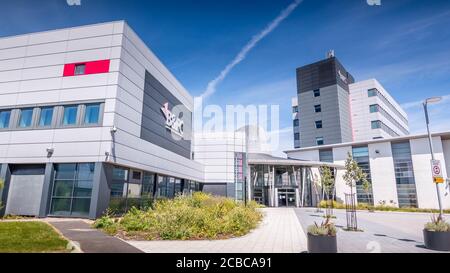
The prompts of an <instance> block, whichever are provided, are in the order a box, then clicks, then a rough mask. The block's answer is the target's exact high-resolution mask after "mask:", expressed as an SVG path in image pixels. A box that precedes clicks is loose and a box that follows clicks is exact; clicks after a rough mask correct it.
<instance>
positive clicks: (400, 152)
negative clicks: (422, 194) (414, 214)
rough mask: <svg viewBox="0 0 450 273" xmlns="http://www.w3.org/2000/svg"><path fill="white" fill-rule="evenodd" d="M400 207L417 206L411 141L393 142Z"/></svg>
mask: <svg viewBox="0 0 450 273" xmlns="http://www.w3.org/2000/svg"><path fill="white" fill-rule="evenodd" d="M392 158H393V160H394V170H395V180H396V184H397V197H398V205H399V207H401V208H402V207H413V208H416V207H417V191H416V180H415V177H414V168H413V162H412V158H411V147H410V144H409V142H408V141H407V142H401V143H392Z"/></svg>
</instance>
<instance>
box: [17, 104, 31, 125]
mask: <svg viewBox="0 0 450 273" xmlns="http://www.w3.org/2000/svg"><path fill="white" fill-rule="evenodd" d="M32 123H33V108H28V109H21V110H20V118H19V127H20V128H28V127H31V125H32Z"/></svg>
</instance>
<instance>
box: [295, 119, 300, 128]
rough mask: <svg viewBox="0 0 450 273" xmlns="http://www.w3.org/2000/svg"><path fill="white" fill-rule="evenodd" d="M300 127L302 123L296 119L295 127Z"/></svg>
mask: <svg viewBox="0 0 450 273" xmlns="http://www.w3.org/2000/svg"><path fill="white" fill-rule="evenodd" d="M299 125H300V121H299V120H298V119H294V127H298V126H299Z"/></svg>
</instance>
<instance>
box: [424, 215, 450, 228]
mask: <svg viewBox="0 0 450 273" xmlns="http://www.w3.org/2000/svg"><path fill="white" fill-rule="evenodd" d="M425 229H426V230H428V231H434V232H450V224H449V223H447V222H445V221H444V219H442V218H441V217H436V216H433V217H432V218H431V222H429V223H427V224H426V225H425Z"/></svg>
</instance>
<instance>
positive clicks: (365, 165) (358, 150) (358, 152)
mask: <svg viewBox="0 0 450 273" xmlns="http://www.w3.org/2000/svg"><path fill="white" fill-rule="evenodd" d="M353 159H354V160H355V161H356V162H357V163H358V166H359V167H360V168H361V169H362V171H363V172H364V173H365V174H366V175H367V180H368V181H369V182H370V183H372V179H371V174H370V157H369V148H368V147H367V146H364V147H355V148H353ZM356 195H357V200H358V203H366V204H371V205H373V192H372V185H371V186H370V188H369V190H368V192H366V191H365V190H364V188H363V185H362V182H361V181H357V182H356Z"/></svg>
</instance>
